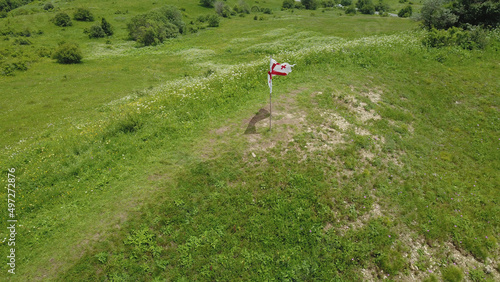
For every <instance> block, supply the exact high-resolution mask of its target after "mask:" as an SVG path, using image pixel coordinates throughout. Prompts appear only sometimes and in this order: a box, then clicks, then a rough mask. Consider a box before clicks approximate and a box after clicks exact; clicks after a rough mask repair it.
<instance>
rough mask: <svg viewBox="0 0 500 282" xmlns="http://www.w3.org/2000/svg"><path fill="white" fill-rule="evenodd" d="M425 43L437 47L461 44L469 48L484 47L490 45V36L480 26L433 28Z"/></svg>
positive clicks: (460, 45) (425, 38)
mask: <svg viewBox="0 0 500 282" xmlns="http://www.w3.org/2000/svg"><path fill="white" fill-rule="evenodd" d="M423 44H424V45H425V46H427V47H435V48H441V47H446V46H459V47H462V48H464V49H469V50H472V49H484V48H485V47H486V46H487V45H488V38H487V33H486V31H485V30H483V29H481V28H478V27H474V28H471V29H470V30H462V29H460V28H458V27H452V28H449V29H447V30H443V29H435V28H433V29H431V30H430V31H429V32H428V33H427V35H426V36H425V37H424V39H423Z"/></svg>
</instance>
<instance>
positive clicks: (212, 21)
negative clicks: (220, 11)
mask: <svg viewBox="0 0 500 282" xmlns="http://www.w3.org/2000/svg"><path fill="white" fill-rule="evenodd" d="M219 23H220V18H219V16H217V15H210V16H209V17H208V26H209V27H218V26H219Z"/></svg>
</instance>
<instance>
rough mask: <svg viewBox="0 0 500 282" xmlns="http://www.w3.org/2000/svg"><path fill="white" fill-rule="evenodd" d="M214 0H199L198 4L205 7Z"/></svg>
mask: <svg viewBox="0 0 500 282" xmlns="http://www.w3.org/2000/svg"><path fill="white" fill-rule="evenodd" d="M214 3H215V0H200V5H201V6H203V7H207V8H212V7H213V6H214Z"/></svg>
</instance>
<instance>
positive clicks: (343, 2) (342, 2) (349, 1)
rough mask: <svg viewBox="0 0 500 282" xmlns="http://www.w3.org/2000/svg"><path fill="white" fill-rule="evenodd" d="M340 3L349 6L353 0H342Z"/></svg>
mask: <svg viewBox="0 0 500 282" xmlns="http://www.w3.org/2000/svg"><path fill="white" fill-rule="evenodd" d="M340 5H342V6H344V7H349V6H351V5H352V0H341V1H340Z"/></svg>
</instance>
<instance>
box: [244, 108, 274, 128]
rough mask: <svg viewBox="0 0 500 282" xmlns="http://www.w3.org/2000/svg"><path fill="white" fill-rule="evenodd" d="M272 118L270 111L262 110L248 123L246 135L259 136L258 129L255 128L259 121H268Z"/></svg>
mask: <svg viewBox="0 0 500 282" xmlns="http://www.w3.org/2000/svg"><path fill="white" fill-rule="evenodd" d="M269 116H270V114H269V111H268V110H266V109H260V110H259V112H258V113H257V114H255V116H254V117H253V118H252V119H251V120H250V122H249V123H248V126H247V129H246V130H245V134H257V129H256V128H255V124H256V123H258V122H259V121H261V120H263V119H266V118H268V117H269Z"/></svg>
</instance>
